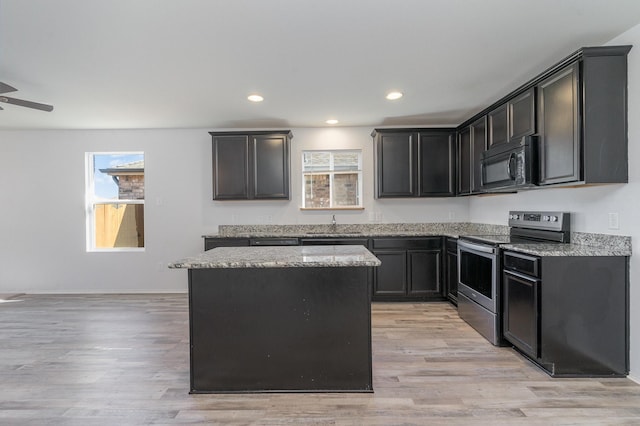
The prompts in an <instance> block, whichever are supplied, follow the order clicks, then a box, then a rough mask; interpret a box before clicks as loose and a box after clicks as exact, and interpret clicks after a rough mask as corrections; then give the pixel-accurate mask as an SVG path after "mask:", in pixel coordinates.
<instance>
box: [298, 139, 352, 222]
mask: <svg viewBox="0 0 640 426" xmlns="http://www.w3.org/2000/svg"><path fill="white" fill-rule="evenodd" d="M302 180H303V182H302V188H303V196H302V200H303V206H302V207H303V208H306V209H339V208H362V152H361V151H360V150H332V151H303V152H302Z"/></svg>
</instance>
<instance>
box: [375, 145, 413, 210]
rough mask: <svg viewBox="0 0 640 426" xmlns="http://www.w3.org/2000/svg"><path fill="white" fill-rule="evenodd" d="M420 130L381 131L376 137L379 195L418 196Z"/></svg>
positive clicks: (381, 196)
mask: <svg viewBox="0 0 640 426" xmlns="http://www.w3.org/2000/svg"><path fill="white" fill-rule="evenodd" d="M416 139H417V134H416V133H410V132H398V133H379V134H378V135H377V137H376V157H377V168H378V170H377V172H378V175H377V179H378V181H377V183H378V185H377V188H378V191H377V196H378V197H379V198H383V197H415V196H417V195H418V158H417V156H418V145H417V140H416Z"/></svg>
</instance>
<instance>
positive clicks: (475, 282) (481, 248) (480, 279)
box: [458, 239, 500, 313]
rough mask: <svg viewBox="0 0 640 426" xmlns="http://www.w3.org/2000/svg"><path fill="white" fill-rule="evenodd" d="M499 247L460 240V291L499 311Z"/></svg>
mask: <svg viewBox="0 0 640 426" xmlns="http://www.w3.org/2000/svg"><path fill="white" fill-rule="evenodd" d="M497 252H498V248H497V247H493V246H490V245H483V244H476V243H471V242H469V241H464V240H462V239H460V240H458V291H459V292H461V293H462V294H464V295H465V296H467V297H468V298H469V299H471V300H472V301H474V302H476V303H478V304H479V305H481V306H483V307H484V308H485V309H487V310H489V311H490V312H492V313H498V307H499V306H500V305H499V304H498V295H497V283H498V279H499V276H498V273H499V270H498V267H499V265H498V253H497Z"/></svg>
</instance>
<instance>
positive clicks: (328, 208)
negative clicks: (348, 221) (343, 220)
mask: <svg viewBox="0 0 640 426" xmlns="http://www.w3.org/2000/svg"><path fill="white" fill-rule="evenodd" d="M300 210H364V207H300Z"/></svg>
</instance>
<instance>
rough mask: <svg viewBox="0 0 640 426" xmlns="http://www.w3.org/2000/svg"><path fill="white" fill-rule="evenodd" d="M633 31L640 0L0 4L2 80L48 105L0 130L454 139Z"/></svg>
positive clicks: (11, 114) (10, 117)
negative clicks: (398, 129) (340, 130)
mask: <svg viewBox="0 0 640 426" xmlns="http://www.w3.org/2000/svg"><path fill="white" fill-rule="evenodd" d="M638 23H640V1H638V0H483V1H477V0H322V1H314V0H179V1H176V0H135V1H132V0H108V1H104V0H56V1H51V0H28V1H26V0H0V81H2V82H4V83H7V84H9V85H11V86H13V87H15V88H17V89H18V91H17V92H14V93H12V94H11V96H13V97H16V98H21V99H27V100H31V101H36V102H43V103H50V104H53V105H54V106H55V109H54V110H53V112H42V111H37V110H32V109H27V108H22V107H17V106H13V105H6V104H2V107H4V110H3V111H0V128H1V129H131V128H276V127H286V128H288V127H323V126H327V125H326V124H325V123H324V122H325V120H327V119H329V118H336V119H338V120H340V123H339V124H338V126H372V127H373V126H420V125H426V126H429V125H457V124H460V123H461V122H462V121H464V120H465V119H467V118H469V117H470V116H471V115H473V114H474V113H476V112H478V111H480V110H482V109H483V108H484V107H487V106H488V105H489V104H491V103H493V102H494V101H496V100H498V99H499V98H501V97H502V96H503V95H506V94H507V93H508V92H509V91H510V90H513V89H515V88H516V87H518V86H520V85H521V84H523V83H525V82H526V81H527V80H529V79H530V78H532V77H534V76H535V75H536V74H538V73H539V72H541V71H543V70H544V69H545V68H547V67H549V66H550V65H553V64H554V63H556V62H558V61H559V60H561V59H562V58H564V57H565V56H568V55H569V54H570V53H572V52H573V51H575V50H577V49H578V48H580V47H582V46H596V45H601V44H603V43H606V42H608V41H610V40H611V39H612V38H614V37H615V36H617V35H619V34H620V33H622V32H624V31H626V30H627V29H629V28H631V27H633V26H635V25H636V24H638ZM636 48H640V47H636ZM390 90H399V91H401V92H403V93H404V97H403V98H401V99H399V100H396V101H388V100H386V99H385V94H386V93H387V92H388V91H390ZM252 93H259V94H261V95H262V96H264V98H265V100H264V102H261V103H251V102H248V101H247V99H246V98H247V96H248V95H249V94H252Z"/></svg>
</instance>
